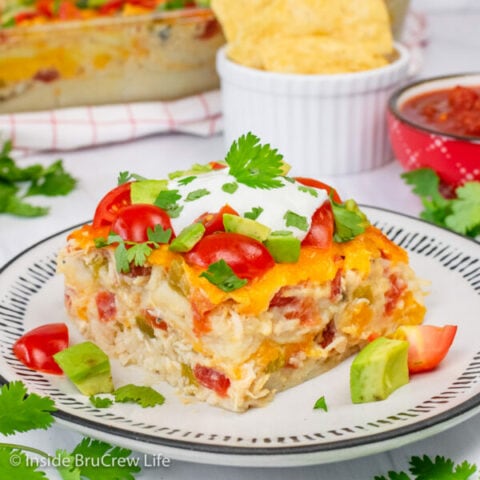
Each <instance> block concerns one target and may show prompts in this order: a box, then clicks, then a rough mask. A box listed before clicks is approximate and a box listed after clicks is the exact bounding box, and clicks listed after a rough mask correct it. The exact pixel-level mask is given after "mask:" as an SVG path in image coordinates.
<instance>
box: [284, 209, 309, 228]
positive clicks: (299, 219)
mask: <svg viewBox="0 0 480 480" xmlns="http://www.w3.org/2000/svg"><path fill="white" fill-rule="evenodd" d="M283 219H284V220H285V225H286V226H287V227H295V228H298V229H299V230H303V231H304V232H306V231H308V220H307V217H304V216H303V215H299V214H298V213H295V212H292V211H291V210H288V211H287V213H285V215H284V216H283Z"/></svg>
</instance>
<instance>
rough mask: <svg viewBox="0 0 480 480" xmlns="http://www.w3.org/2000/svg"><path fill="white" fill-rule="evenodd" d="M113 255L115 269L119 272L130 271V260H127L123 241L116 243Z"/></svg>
mask: <svg viewBox="0 0 480 480" xmlns="http://www.w3.org/2000/svg"><path fill="white" fill-rule="evenodd" d="M113 256H114V258H115V265H116V266H117V271H118V272H120V273H128V272H129V271H130V261H129V260H128V251H127V247H125V243H123V241H122V242H121V243H119V244H118V246H117V248H116V249H115V253H114V254H113Z"/></svg>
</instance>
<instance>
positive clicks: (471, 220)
mask: <svg viewBox="0 0 480 480" xmlns="http://www.w3.org/2000/svg"><path fill="white" fill-rule="evenodd" d="M402 178H404V179H405V181H406V182H407V183H408V184H410V185H413V189H412V191H413V193H415V194H417V195H419V196H420V198H421V200H422V205H423V210H422V212H420V217H421V218H423V219H424V220H427V221H428V222H432V223H435V224H436V225H440V226H441V227H446V228H449V229H450V230H453V231H455V232H457V233H460V234H462V235H467V236H470V237H476V236H477V235H480V182H476V181H474V182H466V183H465V184H464V185H463V186H461V187H458V188H457V189H456V191H455V194H456V198H445V197H444V196H443V195H442V193H441V190H440V178H439V176H438V175H437V173H436V172H435V171H434V170H432V169H431V168H419V169H417V170H412V171H410V172H406V173H403V174H402Z"/></svg>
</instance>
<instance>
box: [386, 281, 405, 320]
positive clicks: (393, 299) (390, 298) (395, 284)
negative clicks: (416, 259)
mask: <svg viewBox="0 0 480 480" xmlns="http://www.w3.org/2000/svg"><path fill="white" fill-rule="evenodd" d="M389 279H390V282H391V287H390V289H389V290H388V291H387V292H386V293H385V314H386V315H390V314H391V313H392V312H393V311H394V310H395V307H396V306H397V303H398V301H399V300H400V297H401V296H402V294H403V292H404V291H405V289H406V288H407V286H406V285H405V284H403V283H400V280H399V278H398V277H397V276H396V275H390V276H389Z"/></svg>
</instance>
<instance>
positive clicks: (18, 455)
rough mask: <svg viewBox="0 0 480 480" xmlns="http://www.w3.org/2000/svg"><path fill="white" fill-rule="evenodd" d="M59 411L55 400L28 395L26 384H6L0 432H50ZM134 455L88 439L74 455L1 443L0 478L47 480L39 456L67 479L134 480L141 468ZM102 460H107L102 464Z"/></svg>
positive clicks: (2, 391) (0, 406)
mask: <svg viewBox="0 0 480 480" xmlns="http://www.w3.org/2000/svg"><path fill="white" fill-rule="evenodd" d="M55 410H56V409H55V405H54V402H53V400H51V399H50V398H49V397H43V396H40V395H37V394H35V393H32V394H28V393H27V388H26V387H25V385H24V384H23V383H22V382H19V381H16V382H11V383H10V384H9V385H3V386H2V387H1V388H0V433H1V434H2V435H12V434H14V433H20V432H27V431H31V430H37V429H47V428H49V427H50V426H51V425H52V424H53V422H54V417H53V416H52V412H54V411H55ZM26 454H29V456H28V457H27V455H26ZM131 454H132V451H131V450H128V449H126V448H121V447H116V446H113V445H110V444H109V443H107V442H103V441H100V440H93V439H91V438H87V437H85V438H83V439H82V440H81V441H80V443H79V444H78V445H77V446H76V447H75V448H74V449H73V450H72V451H71V452H68V451H66V450H61V449H59V450H57V451H56V452H55V454H54V455H50V454H49V453H48V452H44V451H42V450H40V449H37V448H33V447H30V446H28V445H21V444H16V443H6V442H4V443H0V478H5V479H7V478H18V479H22V480H45V479H46V478H47V477H46V475H45V472H44V471H43V470H42V469H41V468H42V467H41V465H42V464H41V463H40V462H38V463H37V462H34V461H33V460H32V458H35V457H36V458H42V459H43V460H44V462H45V464H46V465H51V466H56V468H57V470H58V472H59V474H60V476H61V477H62V478H63V479H65V480H85V479H86V480H114V479H115V480H133V479H134V478H135V477H134V475H135V474H137V473H139V472H140V470H141V468H140V467H139V466H138V464H139V462H138V461H137V459H135V458H129V457H130V456H131ZM32 455H33V457H32ZM102 458H105V461H103V462H102V461H101V459H102ZM46 462H48V463H46ZM57 465H58V467H57Z"/></svg>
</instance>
